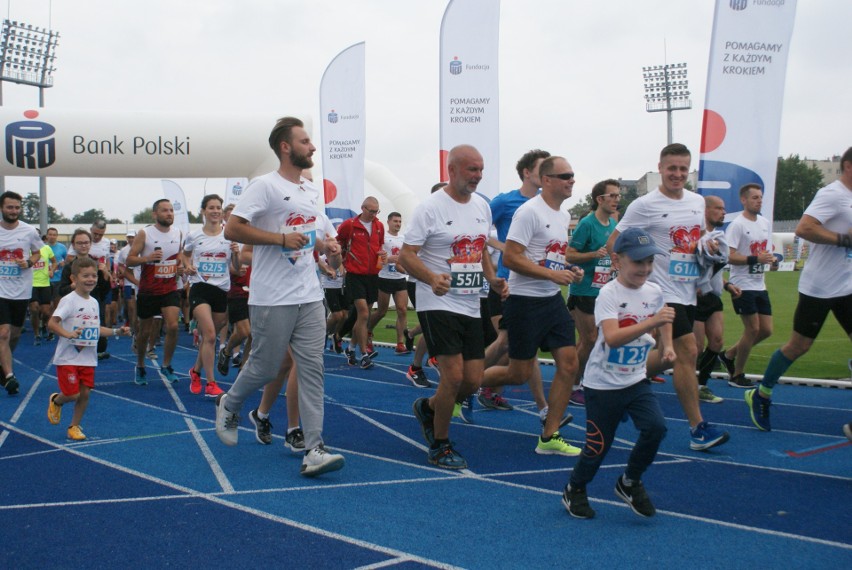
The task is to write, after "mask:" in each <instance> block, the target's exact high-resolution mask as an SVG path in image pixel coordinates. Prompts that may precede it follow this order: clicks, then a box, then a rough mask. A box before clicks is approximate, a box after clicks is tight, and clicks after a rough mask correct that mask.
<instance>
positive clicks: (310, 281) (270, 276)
mask: <svg viewBox="0 0 852 570" xmlns="http://www.w3.org/2000/svg"><path fill="white" fill-rule="evenodd" d="M321 204H322V202H321V201H320V195H319V191H318V190H317V188H316V187H315V186H314V185H313V183H312V182H310V181H309V180H307V179H304V178H303V179H301V181H300V183H299V184H293V183H292V182H290V181H289V180H286V179H285V178H283V177H282V176H281V175H280V174H279V173H278V172H277V171H275V172H270V173H269V174H264V175H263V176H259V177H257V178H255V179H254V180H252V181H251V182H250V183H249V185H248V186H247V187H246V189H245V191H244V193H243V197H242V198H241V199H240V201H239V202H238V203H237V206H236V208H234V211H233V213H232V215H234V216H238V217H240V218H243V219H245V220H247V221H248V222H249V223H250V224H251V225H252V226H253V227H256V228H259V229H262V230H266V231H268V232H274V233H278V234H286V233H291V232H300V233H302V234H305V235H306V236H308V237H309V238H310V241H309V243H307V244H306V245H305V246H304V247H302V248H300V249H289V248H284V247H283V246H280V245H256V246H254V254H253V258H252V271H251V284H250V285H249V305H257V306H266V307H272V306H288V305H301V304H303V303H313V302H317V301H322V299H323V291H322V288H321V287H320V282H319V278H318V277H317V271H316V262H315V261H314V247H315V245H316V242H317V240H322V239H325V238H326V236H329V237H336V234H335V232H334V229H333V227H332V226H330V225H329V224H326V223H325V220H323V217H324V216H323V215H322V213H321V212H320V208H321V207H322V205H321Z"/></svg>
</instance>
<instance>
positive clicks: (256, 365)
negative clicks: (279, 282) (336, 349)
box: [225, 301, 325, 450]
mask: <svg viewBox="0 0 852 570" xmlns="http://www.w3.org/2000/svg"><path fill="white" fill-rule="evenodd" d="M249 315H250V319H251V336H252V341H251V355H250V357H249V359H248V364H247V366H245V367H243V369H242V370H241V371H240V373H239V375H238V376H237V379H236V380H235V381H234V385H233V386H231V389H230V390H228V395H227V398H226V399H225V408H226V409H228V410H229V411H231V412H235V413H239V412H240V410H241V409H242V407H243V403H244V402H245V401H246V399H247V398H248V397H249V396H251V395H252V394H254V393H255V392H257V391H258V390H259V389H261V388H263V387H264V386H265V385H266V384H268V383H269V382H271V381H272V380H273V379H274V378H275V376H276V375H277V374H278V370H279V368H280V367H281V362H282V360H283V359H284V356H285V355H286V354H287V347H288V346H289V347H290V348H291V349H292V352H293V358H294V359H295V361H296V366H297V368H298V382H299V414H300V415H301V417H302V429H303V430H304V432H305V449H306V450H310V449H313V448H314V447H316V446H318V445H320V444H322V423H323V405H324V404H323V395H324V393H325V388H324V385H323V381H324V376H323V373H324V366H323V349H324V348H325V307H324V306H323V303H322V301H316V302H314V303H307V304H305V305H286V306H275V307H261V306H256V305H249Z"/></svg>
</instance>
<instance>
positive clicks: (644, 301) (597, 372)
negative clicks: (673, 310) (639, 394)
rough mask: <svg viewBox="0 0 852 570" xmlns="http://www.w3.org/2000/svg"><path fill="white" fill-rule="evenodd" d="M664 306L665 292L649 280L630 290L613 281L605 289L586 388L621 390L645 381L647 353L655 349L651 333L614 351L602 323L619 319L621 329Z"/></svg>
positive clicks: (597, 304)
mask: <svg viewBox="0 0 852 570" xmlns="http://www.w3.org/2000/svg"><path fill="white" fill-rule="evenodd" d="M663 305H665V301H664V300H663V292H662V290H661V289H660V287H659V286H657V284H655V283H651V282H650V281H646V282H645V284H644V285H643V286H642V287H640V288H638V289H631V288H630V287H626V286H624V285H622V284H621V283H619V282H618V280H617V279H614V280H612V281H610V282H609V283H607V284H606V285H604V286H603V288H602V289H601V292H600V293H599V294H598V299H597V301H595V325H596V326H597V327H598V338H597V340H596V341H595V347H594V348H593V349H592V352H591V354H590V355H589V362H588V364H586V373H585V375H584V376H583V385H584V386H586V387H587V388H594V389H597V390H618V389H619V388H626V387H628V386H632V385H633V384H636V383H637V382H641V381H642V380H644V379H645V372H646V365H647V361H648V353H649V352H650V351H651V349H652V348H654V340H653V338H652V337H651V335H649V334H643V335H642V336H640V337H638V338H636V339H634V340H632V341H630V342H628V343H627V344H624V345H622V346H619V347H618V348H612V347H610V346H608V345H607V344H606V341H605V340H604V335H603V329H602V328H600V326H601V323H602V322H603V321H605V320H608V319H616V320H617V321H618V326H619V328H624V327H628V326H630V325H634V324H636V323H641V322H642V321H644V320H646V319H648V318H650V317H653V316H654V315H655V314H657V312H658V311H659V310H660V309H661V308H662V307H663Z"/></svg>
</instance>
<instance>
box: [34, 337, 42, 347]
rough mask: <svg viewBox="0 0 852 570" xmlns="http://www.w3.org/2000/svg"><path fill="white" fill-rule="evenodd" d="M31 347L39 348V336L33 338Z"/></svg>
mask: <svg viewBox="0 0 852 570" xmlns="http://www.w3.org/2000/svg"><path fill="white" fill-rule="evenodd" d="M33 346H41V336H40V335H35V338H34V339H33Z"/></svg>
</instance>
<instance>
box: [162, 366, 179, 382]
mask: <svg viewBox="0 0 852 570" xmlns="http://www.w3.org/2000/svg"><path fill="white" fill-rule="evenodd" d="M160 372H161V373H162V374H163V376H165V377H166V380H168V381H169V382H171V383H172V384H175V383H176V382H177V381H178V377H177V375H176V374H175V371H174V369H173V368H172V367H171V365H169V366H162V367H160Z"/></svg>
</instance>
